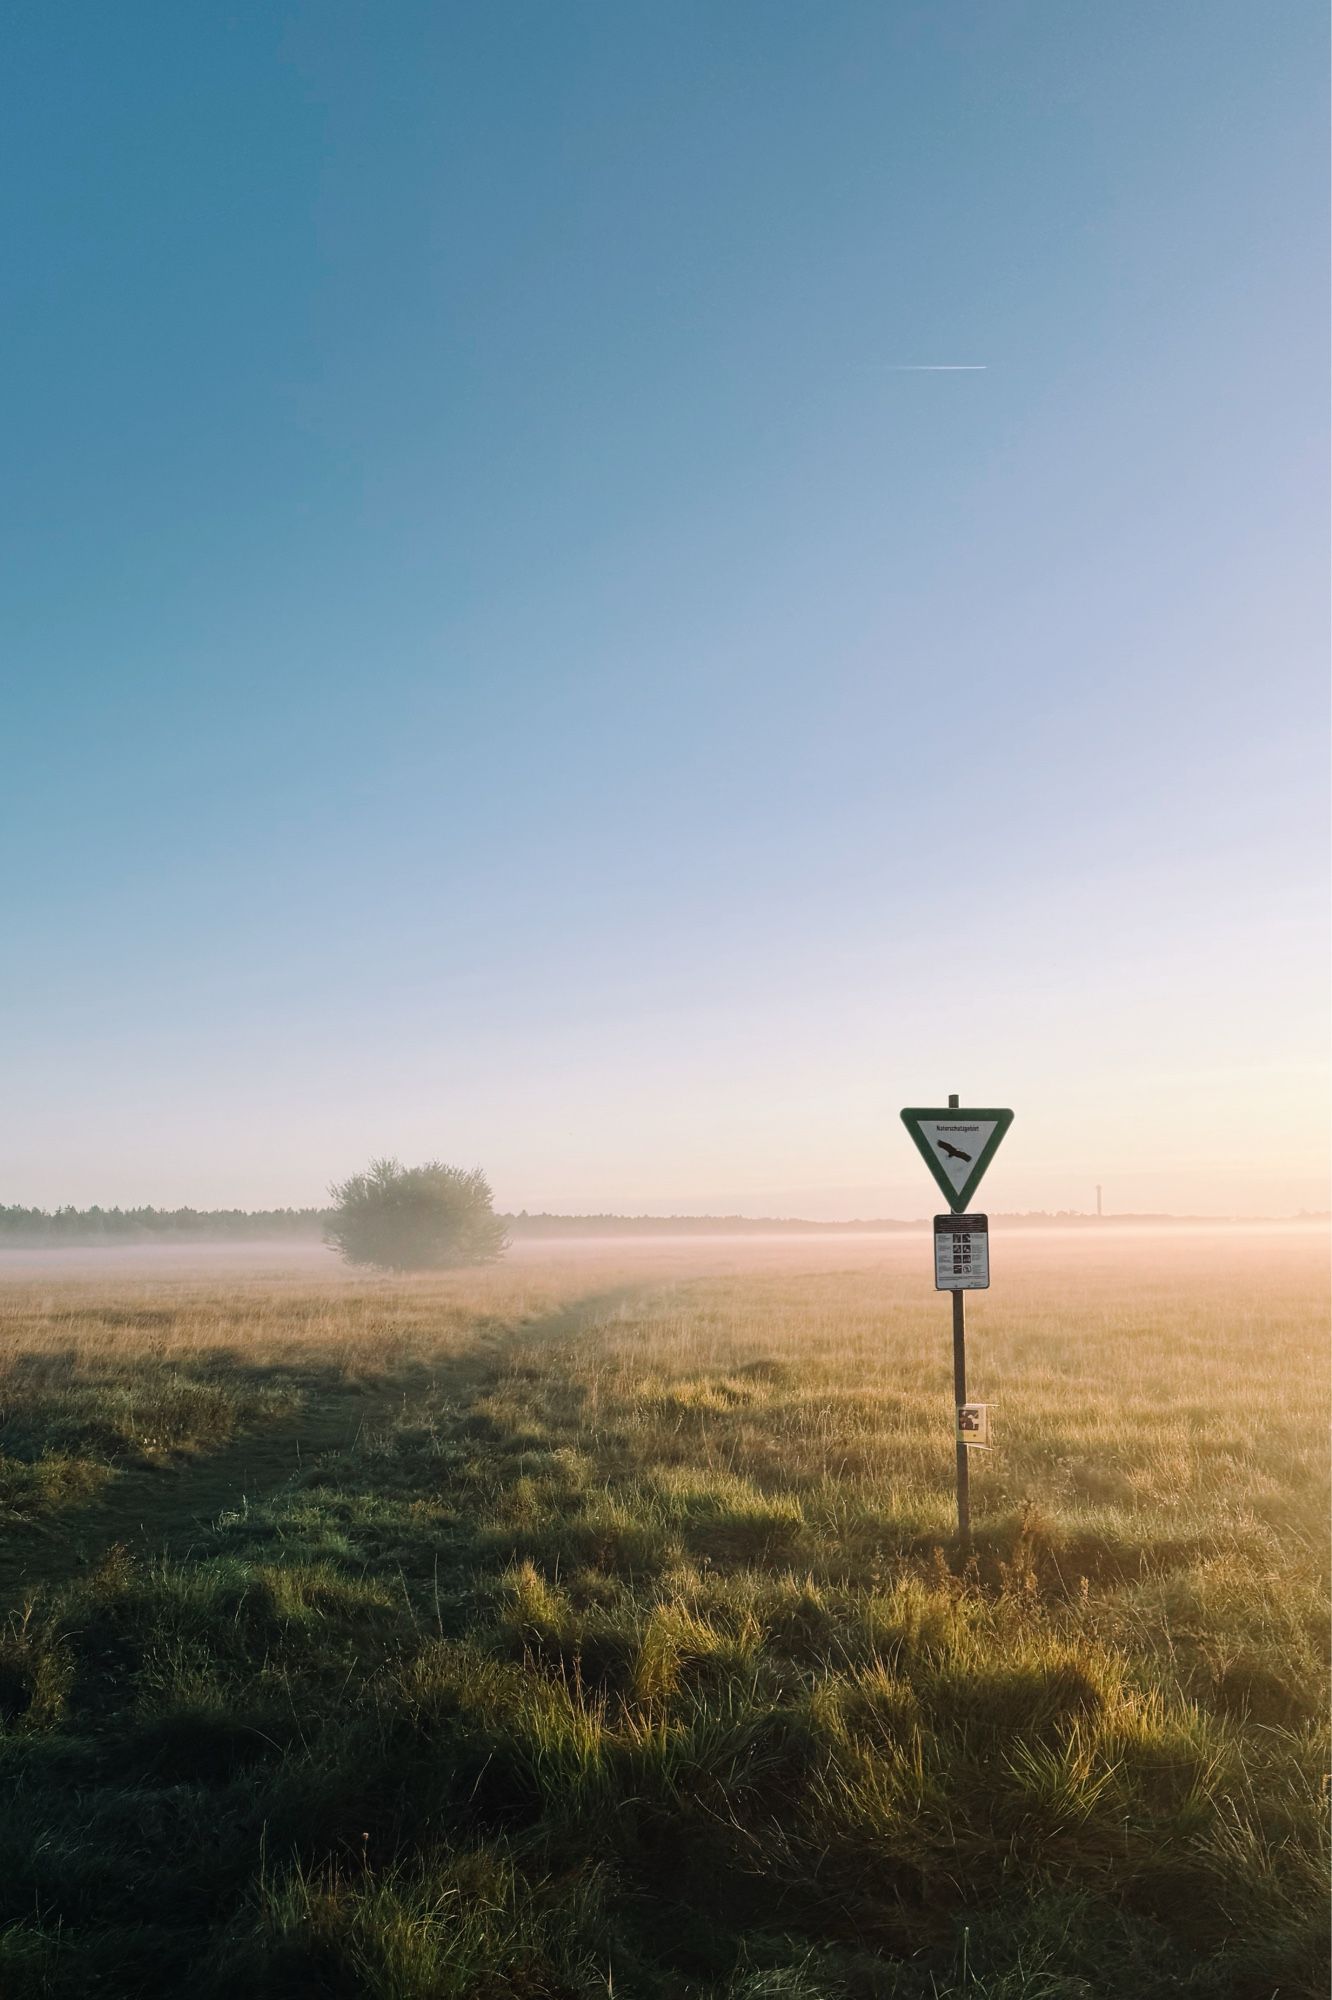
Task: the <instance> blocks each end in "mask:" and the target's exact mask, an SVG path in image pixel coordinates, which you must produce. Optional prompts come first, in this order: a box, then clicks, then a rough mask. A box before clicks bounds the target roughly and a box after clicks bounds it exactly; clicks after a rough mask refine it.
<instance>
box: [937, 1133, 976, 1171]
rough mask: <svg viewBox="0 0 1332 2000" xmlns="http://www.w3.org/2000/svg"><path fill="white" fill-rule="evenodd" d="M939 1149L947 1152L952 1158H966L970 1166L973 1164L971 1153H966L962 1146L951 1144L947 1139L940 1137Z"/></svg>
mask: <svg viewBox="0 0 1332 2000" xmlns="http://www.w3.org/2000/svg"><path fill="white" fill-rule="evenodd" d="M939 1151H940V1152H941V1153H947V1155H948V1157H949V1159H950V1160H965V1161H966V1163H967V1165H968V1166H970V1165H971V1155H970V1153H964V1152H963V1151H962V1148H961V1147H960V1146H950V1145H949V1143H948V1141H947V1139H940V1141H939Z"/></svg>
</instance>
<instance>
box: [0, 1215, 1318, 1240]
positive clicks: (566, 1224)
mask: <svg viewBox="0 0 1332 2000" xmlns="http://www.w3.org/2000/svg"><path fill="white" fill-rule="evenodd" d="M332 1213H333V1211H332V1210H331V1209H328V1208H72V1207H66V1208H56V1209H46V1208H23V1207H21V1206H20V1205H18V1204H14V1205H13V1206H11V1207H8V1208H6V1207H0V1249H6V1248H8V1249H12V1250H35V1249H40V1248H42V1247H43V1246H44V1245H60V1246H63V1247H66V1248H70V1249H78V1248H80V1247H82V1248H92V1247H95V1246H96V1245H98V1244H116V1243H260V1242H287V1243H291V1242H301V1241H304V1242H319V1241H320V1240H322V1238H323V1234H324V1228H325V1224H326V1223H327V1222H328V1219H329V1217H330V1216H331V1215H332ZM1276 1219H1278V1218H1274V1217H1259V1216H1220V1215H1107V1216H1105V1217H1104V1218H1103V1221H1104V1222H1105V1223H1106V1224H1107V1225H1114V1224H1118V1225H1120V1226H1123V1225H1124V1224H1126V1223H1136V1224H1139V1225H1141V1224H1143V1223H1153V1224H1156V1223H1187V1222H1195V1223H1201V1222H1208V1223H1217V1222H1241V1221H1263V1220H1266V1221H1272V1220H1276ZM1285 1219H1290V1220H1298V1221H1307V1222H1314V1221H1326V1220H1327V1217H1326V1215H1325V1214H1322V1213H1319V1214H1314V1213H1311V1212H1309V1211H1307V1210H1306V1211H1302V1212H1301V1214H1300V1215H1299V1216H1298V1217H1292V1218H1285ZM500 1220H501V1221H502V1222H503V1224H504V1226H505V1228H506V1229H507V1231H508V1233H509V1235H510V1236H511V1237H512V1238H514V1239H515V1240H518V1239H525V1240H527V1241H528V1242H533V1241H539V1240H540V1239H541V1238H543V1237H555V1238H559V1237H563V1238H569V1237H580V1236H582V1237H589V1238H591V1237H604V1236H858V1235H866V1236H868V1235H885V1234H887V1233H889V1232H890V1231H892V1230H898V1229H919V1228H920V1227H921V1226H922V1221H923V1218H920V1217H918V1218H917V1219H916V1220H915V1221H914V1222H902V1221H900V1220H898V1219H897V1218H895V1217H891V1216H880V1217H877V1218H872V1219H868V1220H864V1221H857V1222H802V1221H801V1220H800V1219H799V1218H798V1217H794V1216H752V1215H529V1214H528V1212H527V1210H526V1209H523V1210H522V1211H521V1212H520V1213H519V1214H517V1215H504V1216H501V1217H500ZM991 1220H992V1221H993V1222H995V1223H1015V1224H1019V1225H1025V1226H1026V1227H1028V1228H1061V1227H1066V1226H1076V1225H1079V1224H1087V1223H1094V1222H1096V1221H1097V1217H1096V1216H1094V1215H1088V1214H1086V1213H1084V1212H1083V1211H1081V1210H1078V1209H1060V1210H1058V1211H1057V1212H1053V1213H1052V1212H1051V1211H1050V1210H1048V1209H1035V1210H1030V1211H1028V1212H1027V1213H1026V1214H1022V1215H995V1216H993V1217H992V1218H991Z"/></svg>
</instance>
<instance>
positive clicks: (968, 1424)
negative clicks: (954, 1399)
mask: <svg viewBox="0 0 1332 2000" xmlns="http://www.w3.org/2000/svg"><path fill="white" fill-rule="evenodd" d="M957 1437H958V1443H959V1444H971V1445H981V1446H988V1444H989V1442H990V1406H989V1404H988V1403H960V1404H959V1405H958V1411H957Z"/></svg>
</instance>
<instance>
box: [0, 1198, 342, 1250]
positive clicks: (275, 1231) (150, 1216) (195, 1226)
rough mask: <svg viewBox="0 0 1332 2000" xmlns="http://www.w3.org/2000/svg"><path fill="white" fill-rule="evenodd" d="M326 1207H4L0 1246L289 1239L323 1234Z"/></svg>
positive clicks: (13, 1247) (1, 1219) (249, 1241)
mask: <svg viewBox="0 0 1332 2000" xmlns="http://www.w3.org/2000/svg"><path fill="white" fill-rule="evenodd" d="M327 1215H328V1210H327V1209H323V1208H256V1209H246V1208H69V1207H66V1208H55V1209H46V1208H22V1207H20V1206H18V1205H17V1204H15V1205H13V1206H11V1207H8V1208H4V1207H0V1247H4V1246H6V1245H7V1246H8V1247H10V1248H11V1249H23V1250H28V1249H38V1248H40V1247H41V1246H42V1245H44V1244H63V1245H67V1246H71V1247H75V1248H77V1247H78V1246H79V1245H90V1244H98V1243H253V1242H256V1241H260V1240H262V1239H264V1238H276V1239H280V1240H282V1241H286V1242H290V1241H291V1240H293V1239H294V1238H298V1237H305V1238H307V1239H308V1238H314V1239H315V1240H318V1239H319V1238H320V1237H322V1235H323V1233H324V1222H325V1219H326V1217H327Z"/></svg>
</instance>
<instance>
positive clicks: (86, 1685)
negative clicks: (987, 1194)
mask: <svg viewBox="0 0 1332 2000" xmlns="http://www.w3.org/2000/svg"><path fill="white" fill-rule="evenodd" d="M263 1257H264V1259H265V1260H266V1261H267V1264H268V1266H269V1267H270V1270H269V1271H268V1272H265V1271H264V1270H263V1269H247V1268H243V1267H242V1266H241V1265H240V1264H237V1263H232V1264H229V1265H226V1266H225V1267H221V1268H218V1269H216V1270H214V1271H213V1272H212V1273H211V1274H208V1273H202V1272H191V1271H190V1270H189V1269H187V1268H185V1267H184V1265H183V1264H181V1263H180V1262H178V1261H177V1262H172V1263H170V1264H168V1265H165V1266H164V1265H157V1266H154V1265H153V1264H152V1263H151V1261H150V1262H148V1263H145V1264H144V1265H143V1266H142V1267H128V1268H127V1267H118V1266H115V1265H114V1264H111V1263H107V1262H103V1263H102V1264H101V1265H98V1264H97V1263H96V1262H95V1261H92V1262H85V1263H83V1264H80V1263H78V1262H77V1260H76V1261H75V1262H73V1263H72V1264H70V1265H67V1266H59V1267H57V1266H52V1267H50V1268H42V1267H40V1266H39V1265H36V1264H30V1265H23V1264H22V1263H19V1264H17V1265H15V1266H13V1267H12V1268H11V1269H9V1270H8V1271H3V1272H0V1517H2V1520H3V1529H4V1534H3V1549H2V1550H0V1615H2V1617H3V1625H2V1626H0V1765H2V1767H3V1775H2V1777H0V1784H2V1785H3V1794H4V1810H3V1813H0V1926H2V1928H0V1996H3V2000H21V1997H22V1996H27V1995H60V1996H66V1995H68V1996H75V1995H79V1996H83V1995H87V1994H97V1995H105V1996H119V1995H156V1994H164V1995H165V1994H179V1993H184V1992H189V1993H190V1994H191V1995H192V1996H197V2000H210V1996H214V1995H216V1996H222V1995H231V1994H234V1993H236V1992H238V1991H241V1992H245V1993H246V1994H247V1995H248V1996H252V2000H280V1996H288V1995H306V1996H311V2000H314V1996H330V1997H331V2000H343V1996H346V2000H353V1996H361V1995H367V1996H374V2000H444V1997H445V1996H458V2000H471V1996H476V2000H500V1996H508V1995H513V1996H520V2000H575V1996H578V2000H583V1996H593V1995H600V1996H616V1995H619V1996H624V2000H638V1996H642V2000H668V1996H691V2000H962V1996H969V2000H1074V1996H1078V2000H1092V1996H1101V1995H1105V1996H1112V1995H1113V1996H1120V1995H1135V1996H1142V2000H1157V1997H1158V1996H1165V1995H1187V1996H1192V1997H1193V2000H1293V1996H1310V1995H1314V1994H1318V1995H1322V1994H1324V1993H1325V1992H1326V1990H1327V1922H1326V1884H1327V1877H1326V1850H1325V1843H1324V1825H1325V1820H1326V1812H1327V1805H1328V1798H1327V1771H1328V1764H1329V1755H1328V1741H1327V1589H1328V1577H1327V1541H1328V1532H1327V1531H1328V1452H1327V1438H1328V1430H1327V1423H1328V1409H1327V1296H1326V1294H1327V1243H1326V1237H1325V1236H1324V1235H1322V1234H1319V1233H1316V1232H1314V1231H1303V1232H1302V1231H1294V1230H1292V1231H1289V1232H1287V1233H1285V1234H1283V1235H1277V1234H1276V1233H1266V1234H1264V1233H1262V1232H1259V1231H1255V1230H1245V1231H1240V1230H1236V1231H1232V1232H1230V1233H1226V1232H1223V1231H1220V1230H1218V1231H1215V1232H1188V1231H1184V1230H1180V1231H1176V1232H1173V1233H1164V1232H1163V1233H1161V1234H1160V1235H1157V1236H1151V1235H1148V1234H1145V1233H1144V1234H1138V1235H1134V1234H1130V1233H1128V1232H1122V1233H1121V1232H1117V1231H1115V1230H1112V1229H1109V1228H1107V1229H1106V1230H1104V1231H1103V1232H1096V1231H1092V1230H1087V1231H1076V1232H1068V1233H1063V1234H1061V1233H1056V1232H1053V1231H1051V1232H1046V1233H1039V1232H1031V1233H1027V1234H1023V1233H1020V1232H1017V1231H1014V1232H1012V1233H1011V1234H1005V1233H1004V1232H1002V1231H998V1230H997V1231H996V1235H995V1242H994V1264H995V1276H994V1286H993V1289H992V1290H991V1291H990V1292H989V1293H987V1294H984V1295H978V1296H974V1297H973V1299H972V1300H971V1301H970V1302H969V1358H970V1377H971V1388H972V1393H973V1394H974V1395H975V1396H976V1397H978V1398H979V1399H982V1400H985V1401H988V1402H989V1403H990V1405H991V1409H992V1418H993V1424H994V1435H995V1448H994V1449H993V1450H992V1451H990V1452H988V1453H976V1454H973V1458H972V1475H973V1476H972V1501H973V1521H974V1528H975V1538H974V1548H973V1549H972V1550H971V1551H966V1550H963V1549H961V1548H959V1547H958V1545H957V1542H956V1538H955V1533H954V1516H953V1490H952V1476H953V1454H952V1431H951V1402H952V1389H951V1348H950V1340H949V1316H948V1304H947V1301H946V1299H945V1298H944V1297H942V1296H941V1295H939V1294H937V1293H936V1292H935V1291H934V1290H933V1286H932V1281H931V1272H930V1251H929V1245H928V1240H927V1238H926V1237H925V1236H924V1235H922V1236H921V1237H920V1238H918V1239H917V1238H914V1237H909V1238H903V1239H896V1238H895V1239H891V1240H874V1241H865V1240H860V1241H849V1240H848V1241H838V1240H833V1241H827V1240H824V1241H821V1242H819V1243H817V1244H813V1243H804V1242H801V1241H798V1240H782V1239H778V1240H776V1241H773V1242H765V1243H762V1244H745V1243H742V1242H735V1243H731V1244H725V1243H718V1242H709V1243H708V1244H707V1245H706V1246H703V1247H699V1248H693V1247H691V1246H689V1245H687V1244H679V1243H668V1244H664V1245H652V1246H635V1245H632V1244H629V1245H626V1244H618V1245H616V1246H614V1247H613V1248H607V1249H605V1250H597V1249H596V1248H595V1247H584V1248H582V1249H569V1250H567V1251H565V1252H564V1253H562V1254H560V1255H558V1256H548V1257H546V1258H545V1259H544V1261H543V1260H542V1258H541V1257H539V1256H537V1255H535V1254H531V1255H529V1256H527V1257H526V1258H524V1259H522V1260H516V1261H514V1260H511V1261H508V1262H506V1263H505V1264H502V1265H500V1266H498V1267H495V1268H494V1269H491V1270H488V1271H484V1272H472V1273H459V1274H456V1275H452V1276H447V1277H439V1278H431V1279H424V1278H423V1279H419V1280H406V1281H399V1280H374V1279H366V1278H364V1277H359V1278H358V1277H349V1276H346V1275H343V1274H342V1273H341V1272H340V1271H339V1270H338V1269H337V1268H336V1267H334V1266H332V1265H331V1264H325V1263H320V1262H318V1261H317V1260H316V1259H314V1258H313V1257H307V1259H306V1260H305V1262H304V1264H303V1265H300V1266H297V1265H293V1266H291V1267H289V1268H288V1267H284V1266H283V1265H282V1260H281V1257H280V1255H279V1254H278V1253H277V1252H276V1251H274V1250H273V1249H272V1248H271V1247H270V1248H269V1249H268V1250H266V1251H265V1252H264V1253H263Z"/></svg>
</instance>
